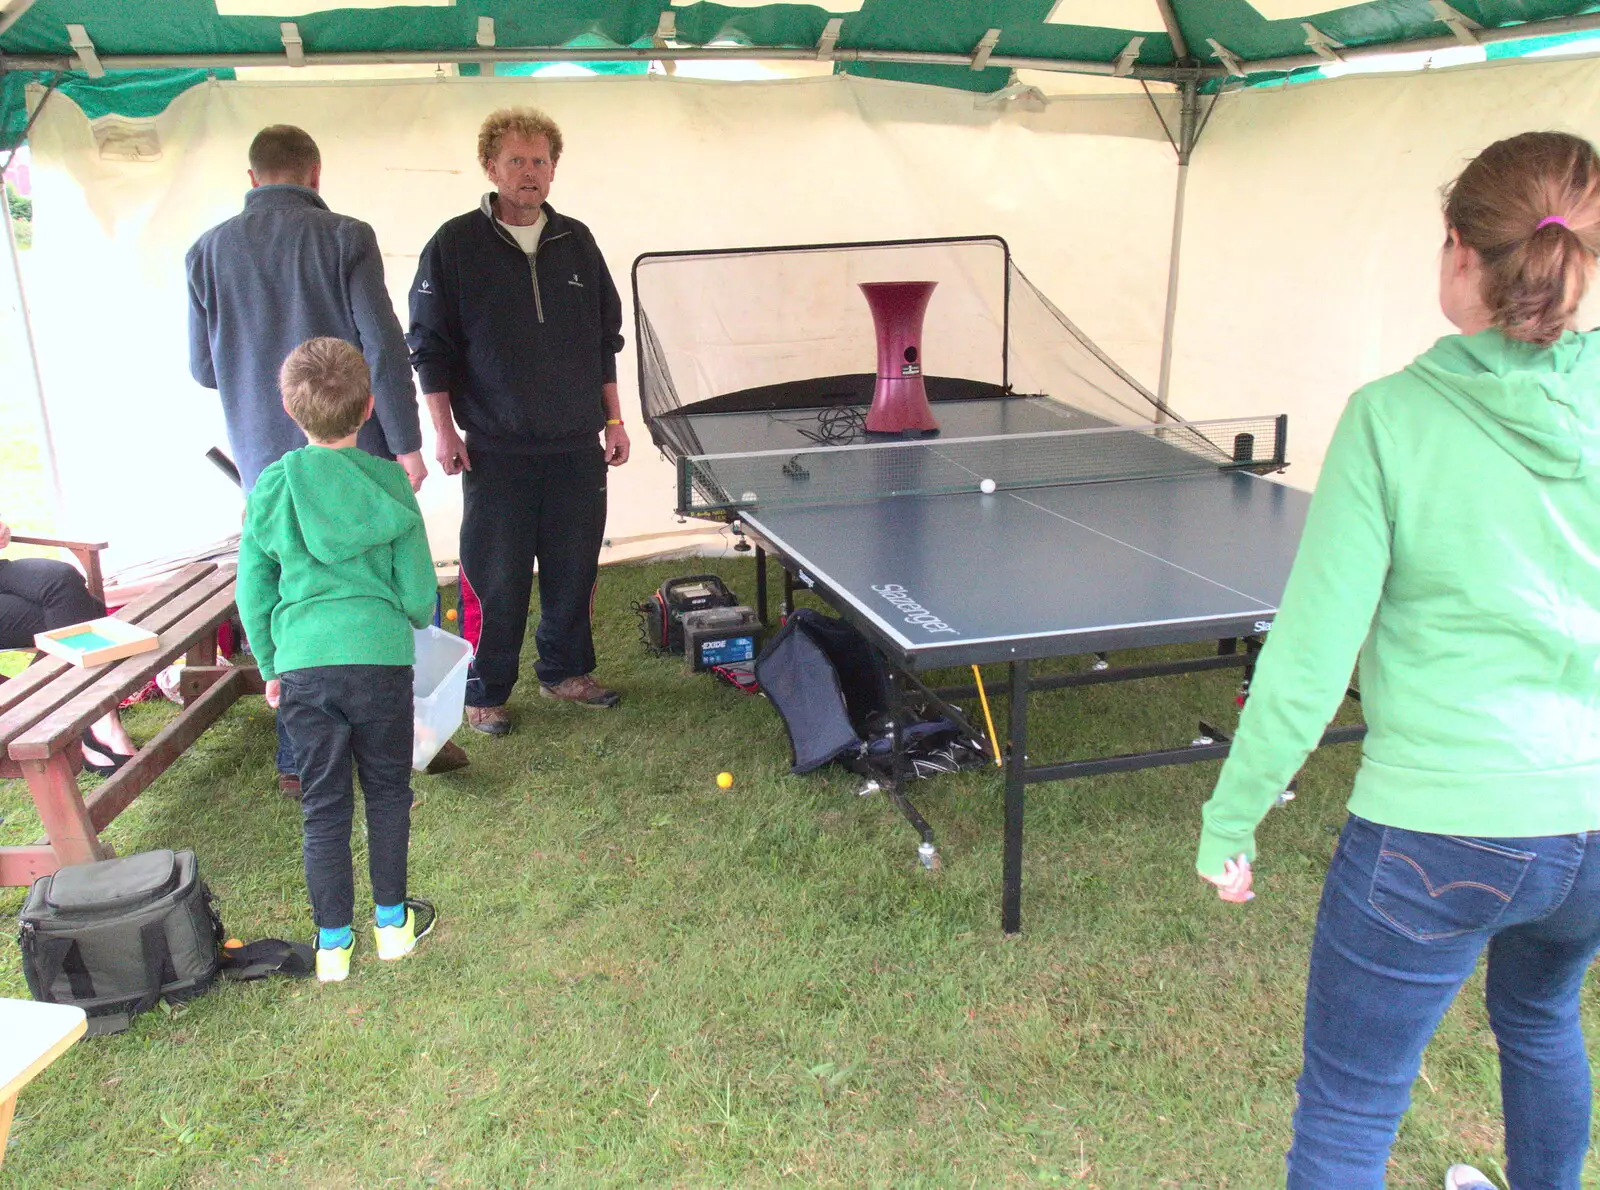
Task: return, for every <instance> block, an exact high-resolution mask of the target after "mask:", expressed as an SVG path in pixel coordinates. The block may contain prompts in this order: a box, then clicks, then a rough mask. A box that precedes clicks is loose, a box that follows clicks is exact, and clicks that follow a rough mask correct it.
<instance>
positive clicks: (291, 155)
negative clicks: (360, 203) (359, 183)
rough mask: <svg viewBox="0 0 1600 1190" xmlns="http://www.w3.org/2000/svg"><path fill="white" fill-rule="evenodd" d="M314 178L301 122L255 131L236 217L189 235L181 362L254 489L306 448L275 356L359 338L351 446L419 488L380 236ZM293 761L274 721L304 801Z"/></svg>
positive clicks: (411, 392) (413, 417)
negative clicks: (368, 409)
mask: <svg viewBox="0 0 1600 1190" xmlns="http://www.w3.org/2000/svg"><path fill="white" fill-rule="evenodd" d="M321 180H322V154H321V153H320V152H319V151H318V149H317V143H316V141H314V140H312V139H311V137H310V136H309V135H307V133H306V132H304V131H303V130H302V129H299V128H295V127H293V126H291V125H288V124H274V125H272V126H271V127H269V128H263V129H262V130H261V131H260V132H258V133H257V134H256V138H255V140H254V141H252V142H251V144H250V187H251V188H250V191H249V193H247V194H246V195H245V199H244V210H243V212H241V213H240V214H238V215H235V216H234V217H233V218H232V219H229V220H228V221H227V222H225V223H219V224H218V225H217V226H216V227H213V228H212V229H211V230H210V231H208V232H206V233H205V234H204V235H203V236H201V237H200V238H199V239H198V240H196V241H195V243H194V247H192V248H190V249H189V255H188V257H187V259H186V262H185V263H186V264H187V265H188V270H189V371H190V372H191V373H192V374H193V376H194V378H195V380H196V381H198V382H199V383H200V384H203V385H204V386H205V387H207V388H214V389H216V390H217V395H218V396H220V397H221V398H222V415H223V418H224V420H225V421H226V423H227V427H228V445H229V447H230V448H231V449H232V451H233V458H234V462H235V463H237V464H238V467H239V477H240V479H241V481H242V482H243V484H244V489H245V491H246V492H248V491H249V490H250V489H251V488H252V487H253V486H254V485H255V482H256V477H257V476H258V475H260V474H261V472H262V471H264V470H266V468H267V467H268V466H270V465H271V464H273V463H275V462H276V461H277V460H278V459H280V458H282V457H283V456H284V455H286V454H288V453H289V452H290V451H291V450H298V449H300V448H301V447H302V446H304V445H305V444H306V436H305V434H304V433H302V432H301V430H300V427H299V426H297V425H296V424H295V423H294V421H293V420H292V419H291V418H290V417H289V414H288V413H287V412H286V411H285V410H284V408H283V396H282V394H281V393H280V392H279V390H278V369H279V368H281V367H282V366H283V361H284V360H285V359H286V358H287V357H288V355H289V353H290V352H292V351H293V350H294V349H295V348H296V347H299V346H300V344H302V343H304V342H305V341H306V340H307V339H316V338H321V337H324V336H327V337H330V338H335V339H344V340H345V341H346V342H349V343H353V344H355V345H356V346H357V347H359V348H361V352H362V354H363V355H365V356H366V359H367V367H368V369H369V370H370V371H371V373H372V395H373V398H374V410H373V415H372V417H371V418H369V419H368V420H367V423H366V424H365V425H364V426H362V428H361V432H360V435H359V436H358V437H357V438H356V445H357V446H359V447H361V448H362V449H363V450H365V451H367V452H368V453H370V454H374V455H378V456H380V457H381V458H386V459H389V458H392V459H394V460H395V461H396V462H398V463H399V464H400V465H401V466H402V467H404V468H405V471H406V475H407V477H408V478H409V479H410V480H411V488H412V490H413V491H415V490H417V489H418V488H420V487H421V486H422V481H423V479H424V478H425V477H426V476H427V474H428V471H427V468H426V466H424V464H423V462H422V430H421V426H420V424H419V423H418V420H417V395H416V389H415V387H414V386H413V384H412V380H411V359H410V355H409V353H408V350H407V348H406V343H405V339H404V337H403V336H402V335H401V332H400V323H399V320H398V319H396V318H395V314H394V306H393V304H392V303H391V302H390V301H389V291H388V290H387V289H385V288H384V284H383V257H382V256H381V255H380V254H379V252H378V237H377V236H376V235H375V234H374V233H373V230H372V228H371V227H370V226H369V225H367V224H365V223H363V222H361V220H359V219H352V218H351V217H350V216H348V215H336V214H334V213H333V212H332V211H330V210H329V209H328V205H327V204H326V203H325V202H323V201H322V198H321V196H320V195H319V194H318V193H317V187H318V184H319V183H320V182H321ZM446 751H447V752H449V753H450V754H451V755H450V758H448V759H447V760H446V761H445V762H443V764H444V765H445V767H447V768H448V767H458V765H457V763H456V761H459V762H461V763H464V762H465V756H464V754H461V753H459V752H458V750H456V749H454V747H453V746H452V745H447V747H446ZM440 755H441V756H444V755H445V753H443V752H442V753H441V754H440ZM297 767H298V766H297V765H296V764H295V759H294V750H293V748H292V747H291V746H290V742H289V739H288V736H287V735H286V734H285V732H284V730H283V727H282V725H281V724H280V725H279V728H278V786H279V788H280V789H282V790H283V792H284V793H286V794H288V795H289V796H291V797H298V796H300V778H299V776H298V775H297V772H296V769H297ZM430 771H432V770H430ZM440 771H444V770H443V769H441V770H440Z"/></svg>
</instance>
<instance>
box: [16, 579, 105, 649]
mask: <svg viewBox="0 0 1600 1190" xmlns="http://www.w3.org/2000/svg"><path fill="white" fill-rule="evenodd" d="M105 614H106V607H105V604H103V603H101V602H100V601H99V600H98V599H96V598H95V597H94V596H93V595H90V594H89V589H88V588H87V587H86V586H85V585H84V582H83V575H81V574H79V573H78V572H77V571H76V570H74V569H73V568H72V567H70V566H68V565H67V564H66V563H65V562H53V561H51V560H50V559H49V558H17V559H15V560H7V559H4V558H0V649H31V648H33V638H34V636H35V635H36V634H38V633H40V632H46V631H48V630H49V629H51V628H60V627H62V626H63V625H66V624H81V623H82V622H83V621H84V620H95V619H98V618H99V617H101V616H103V615H105Z"/></svg>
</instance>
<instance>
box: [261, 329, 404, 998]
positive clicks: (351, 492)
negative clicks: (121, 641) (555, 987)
mask: <svg viewBox="0 0 1600 1190" xmlns="http://www.w3.org/2000/svg"><path fill="white" fill-rule="evenodd" d="M278 382H279V387H280V388H281V389H282V390H283V407H284V409H285V410H287V411H288V414H289V416H290V417H292V418H294V420H295V424H297V425H298V426H299V427H300V428H301V429H302V430H304V431H305V434H306V438H307V439H308V440H309V445H307V446H304V447H302V448H301V449H299V450H296V451H291V452H290V453H289V454H286V455H284V456H283V457H282V458H281V459H279V460H278V461H277V462H275V463H273V464H272V465H271V466H269V467H268V468H267V469H266V470H265V471H263V472H262V473H261V476H260V478H259V479H258V480H257V481H256V485H255V487H254V488H253V489H252V490H251V492H250V498H249V501H248V503H247V505H246V509H245V523H244V530H243V532H242V534H241V536H240V541H239V580H238V593H239V614H240V617H241V618H242V620H243V621H244V628H245V633H246V634H247V635H248V637H249V639H250V646H251V648H252V650H253V651H254V653H255V657H256V661H257V663H258V664H259V665H260V667H261V676H262V677H263V678H265V679H266V683H267V702H268V704H269V705H271V706H274V707H277V708H278V713H279V715H280V716H281V718H282V721H283V722H284V723H285V724H286V725H287V727H288V730H289V736H290V739H292V740H293V741H294V747H295V754H296V756H297V757H298V759H299V762H300V781H301V798H302V800H301V811H302V815H303V817H304V823H305V847H304V854H305V870H306V887H307V889H308V890H309V892H310V894H311V912H312V917H313V920H314V921H315V922H316V925H317V978H318V979H319V980H322V981H323V982H330V981H337V980H342V979H344V978H345V977H346V976H348V975H349V973H350V955H351V952H352V950H353V949H354V944H355V943H354V935H353V934H352V931H351V921H352V920H353V917H354V912H355V887H354V879H353V877H352V874H351V861H350V825H351V820H352V817H353V813H354V806H355V792H354V788H353V786H352V783H351V769H352V766H353V767H354V769H355V770H356V771H357V772H359V773H360V776H361V790H362V794H363V797H364V799H365V802H366V814H367V846H368V852H369V858H368V867H369V870H370V874H371V877H372V898H373V901H374V904H375V914H374V918H375V920H374V926H373V933H374V937H375V940H376V944H377V951H378V957H379V958H380V959H399V958H403V957H404V956H405V955H407V954H410V953H411V951H412V949H413V948H414V947H415V946H416V944H417V942H418V941H419V940H420V939H421V938H423V937H424V936H426V935H427V933H428V932H429V931H430V930H432V929H433V923H434V917H435V913H434V909H433V906H432V905H430V904H428V902H426V901H421V900H415V899H408V898H407V896H406V853H407V849H408V846H409V842H410V833H411V743H412V740H411V734H412V694H411V667H412V662H413V660H414V656H415V650H414V646H413V643H412V635H411V630H412V628H413V626H414V627H417V628H421V627H423V626H424V625H426V624H427V623H428V622H429V621H430V619H431V618H432V615H433V608H434V599H435V585H434V577H433V560H432V555H431V554H430V552H429V550H428V537H427V533H426V532H425V530H424V529H423V524H422V513H421V511H420V510H419V509H418V508H417V499H416V497H415V496H414V495H413V494H412V492H411V483H410V481H409V480H408V479H407V478H406V473H405V471H404V470H403V469H402V468H401V467H400V465H399V464H398V463H392V462H390V461H388V460H386V459H380V458H377V457H376V456H374V455H370V454H367V453H366V452H365V451H363V450H360V449H358V448H357V447H356V444H355V442H356V433H357V431H358V430H360V428H361V426H362V424H363V423H364V422H365V421H366V420H367V418H368V417H370V416H371V415H372V404H373V402H372V391H371V381H370V376H369V373H368V371H367V364H366V360H365V359H363V358H362V355H361V352H360V350H358V349H357V348H356V347H354V346H352V345H351V344H349V343H346V342H344V341H343V340H342V339H327V338H324V339H311V340H308V341H307V342H305V343H302V344H301V345H300V346H299V347H297V348H296V349H295V350H294V351H293V352H292V353H291V354H290V355H289V358H288V359H287V360H285V361H284V364H283V369H282V371H281V372H280V373H279V377H278Z"/></svg>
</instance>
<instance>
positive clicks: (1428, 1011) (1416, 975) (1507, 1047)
mask: <svg viewBox="0 0 1600 1190" xmlns="http://www.w3.org/2000/svg"><path fill="white" fill-rule="evenodd" d="M1485 947H1487V948H1488V951H1489V974H1488V988H1487V1000H1488V1008H1489V1022H1490V1024H1491V1026H1492V1027H1493V1029H1494V1035H1495V1040H1496V1042H1497V1043H1498V1045H1499V1049H1500V1086H1501V1097H1502V1100H1503V1105H1504V1111H1505V1124H1506V1157H1507V1160H1506V1176H1507V1177H1508V1178H1509V1179H1510V1182H1511V1186H1512V1190H1577V1187H1578V1180H1579V1177H1580V1176H1581V1173H1582V1169H1583V1161H1584V1155H1585V1154H1586V1152H1587V1151H1588V1148H1589V1113H1590V1090H1589V1059H1588V1055H1587V1054H1586V1053H1585V1051H1584V1045H1583V1032H1582V1029H1581V1027H1580V1025H1579V1021H1578V998H1579V992H1580V990H1581V988H1582V986H1583V978H1584V974H1585V973H1586V972H1587V971H1588V968H1589V963H1590V961H1591V960H1592V959H1593V958H1594V956H1595V953H1596V951H1597V950H1600V831H1592V832H1588V833H1586V834H1578V835H1553V836H1549V837H1545V838H1531V839H1468V838H1458V837H1455V836H1451V835H1433V834H1424V833H1421V832H1418V831H1408V830H1401V829H1399V828H1398V827H1383V826H1379V825H1377V824H1376V823H1372V822H1368V821H1366V820H1365V819H1362V818H1356V817H1354V816H1352V817H1351V818H1350V820H1349V821H1348V822H1347V823H1346V824H1345V828H1344V833H1343V834H1342V835H1341V836H1340V839H1339V846H1338V849H1337V850H1336V851H1335V852H1334V856H1333V863H1332V864H1331V865H1330V867H1329V869H1328V877H1327V880H1326V882H1325V883H1324V884H1323V888H1322V903H1321V905H1320V907H1319V908H1318V911H1317V931H1316V937H1315V939H1314V940H1313V942H1312V946H1311V975H1310V979H1309V980H1308V982H1307V985H1306V1025H1305V1030H1306V1031H1305V1061H1304V1067H1303V1069H1302V1070H1301V1073H1300V1080H1299V1082H1298V1084H1297V1085H1296V1088H1297V1090H1298V1092H1299V1104H1298V1106H1297V1107H1296V1108H1295V1113H1294V1145H1293V1147H1292V1148H1291V1149H1290V1150H1289V1157H1288V1169H1289V1188H1290V1190H1312V1188H1315V1190H1327V1188H1328V1187H1335V1186H1336V1187H1339V1188H1340V1190H1380V1188H1381V1187H1382V1186H1383V1184H1384V1183H1383V1178H1384V1167H1385V1165H1386V1164H1387V1162H1388V1158H1389V1148H1390V1146H1391V1145H1392V1144H1393V1143H1394V1137H1395V1131H1396V1129H1398V1127H1399V1125H1400V1117H1401V1116H1402V1115H1403V1114H1404V1113H1405V1110H1406V1108H1407V1106H1409V1104H1410V1102H1411V1084H1412V1083H1413V1082H1414V1081H1415V1079H1416V1077H1417V1072H1418V1070H1419V1069H1420V1067H1421V1064H1422V1051H1423V1048H1424V1047H1425V1046H1426V1045H1427V1044H1428V1039H1429V1038H1430V1037H1432V1036H1433V1031H1434V1029H1435V1028H1436V1027H1437V1026H1438V1023H1439V1019H1440V1018H1441V1017H1442V1016H1443V1015H1444V1013H1445V1010H1446V1009H1447V1008H1449V1006H1450V1002H1451V1001H1452V1000H1454V999H1455V996H1456V992H1457V991H1459V990H1460V988H1461V985H1462V983H1464V982H1465V981H1466V979H1467V977H1468V976H1469V975H1470V974H1471V973H1472V969H1473V968H1474V967H1475V966H1476V965H1477V961H1478V955H1479V953H1480V952H1482V951H1483V950H1484V948H1485Z"/></svg>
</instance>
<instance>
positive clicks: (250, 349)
mask: <svg viewBox="0 0 1600 1190" xmlns="http://www.w3.org/2000/svg"><path fill="white" fill-rule="evenodd" d="M321 180H322V156H321V154H320V153H319V152H318V150H317V144H316V142H315V141H314V140H312V139H311V137H310V136H308V135H307V134H306V133H305V132H304V131H302V130H301V129H299V128H295V127H292V126H290V125H288V124H275V125H273V126H272V127H270V128H263V129H262V130H261V131H260V132H259V133H257V134H256V138H255V140H254V141H252V142H251V145H250V186H251V189H250V191H249V193H248V194H246V195H245V199H244V210H243V212H241V213H240V214H238V215H235V216H234V217H233V218H232V219H229V220H228V221H227V222H225V223H220V224H218V225H217V226H216V227H213V228H212V229H211V230H210V231H208V232H206V233H205V234H204V235H203V236H201V237H200V238H199V239H198V240H196V241H195V243H194V247H192V248H190V249H189V255H188V257H187V260H186V263H187V265H188V270H189V371H190V372H191V373H192V374H193V376H194V378H195V380H196V381H198V382H199V383H200V384H203V385H204V386H205V387H207V388H214V389H216V390H217V394H218V395H219V396H220V397H221V398H222V413H223V418H224V419H225V420H226V422H227V427H228V445H229V446H230V447H231V449H232V451H233V458H234V462H235V463H237V464H238V466H239V475H240V477H241V478H242V479H243V481H244V487H245V490H246V491H249V490H250V488H251V487H252V486H254V484H255V481H256V476H258V475H260V474H261V472H262V471H263V470H264V469H265V468H266V467H267V466H268V465H269V464H271V463H273V462H276V461H277V460H278V459H279V458H281V457H282V456H283V455H285V454H287V453H288V452H289V451H291V450H298V449H299V448H300V447H302V446H304V445H305V444H306V437H305V435H304V434H302V433H301V432H300V427H299V426H297V425H295V424H294V422H293V421H292V420H291V419H290V417H289V415H288V414H287V413H285V412H284V410H283V398H282V397H281V396H280V395H279V393H278V369H279V368H281V367H282V366H283V361H284V360H285V359H286V358H287V357H288V355H289V353H290V352H291V351H293V350H294V349H295V348H296V347H298V346H300V344H302V343H304V342H305V341H306V340H307V339H316V338H320V337H323V336H328V337H331V338H335V339H344V340H345V341H346V342H349V343H354V344H355V345H356V346H357V347H359V348H361V351H362V354H363V355H365V356H366V358H367V367H368V368H369V369H370V370H371V372H372V393H373V397H374V398H375V400H376V409H375V412H374V414H373V416H372V419H371V420H370V421H368V422H367V424H366V425H365V426H364V427H363V428H362V430H361V435H360V437H359V439H358V440H357V443H356V445H358V446H360V447H361V448H362V449H363V450H366V451H367V452H369V453H370V454H375V455H378V456H380V457H382V458H386V459H388V458H392V459H395V460H396V461H397V462H398V463H399V464H400V465H401V466H402V467H404V468H405V470H406V475H407V476H409V477H410V479H411V487H412V490H413V491H415V490H416V489H418V488H420V487H421V486H422V481H423V478H424V477H425V476H426V475H427V473H428V472H427V468H426V467H425V466H424V465H423V462H422V430H421V427H420V426H419V424H418V421H417V396H416V389H415V387H414V386H413V384H412V381H411V361H410V357H409V355H408V353H407V348H406V344H405V339H404V338H403V336H402V335H401V332H400V323H399V321H398V320H397V319H396V318H395V314H394V306H393V305H392V304H391V302H390V301H389V291H388V290H387V289H385V288H384V284H383V257H382V256H381V255H380V254H379V252H378V238H377V236H376V235H375V234H373V230H372V228H371V227H370V226H368V225H367V224H365V223H363V222H361V221H360V220H359V219H352V218H351V217H350V216H348V215H336V214H334V213H333V212H332V211H330V210H329V209H328V205H327V204H326V203H325V202H323V201H322V198H321V196H320V195H319V194H318V193H317V187H318V184H319V183H320V182H321Z"/></svg>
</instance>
